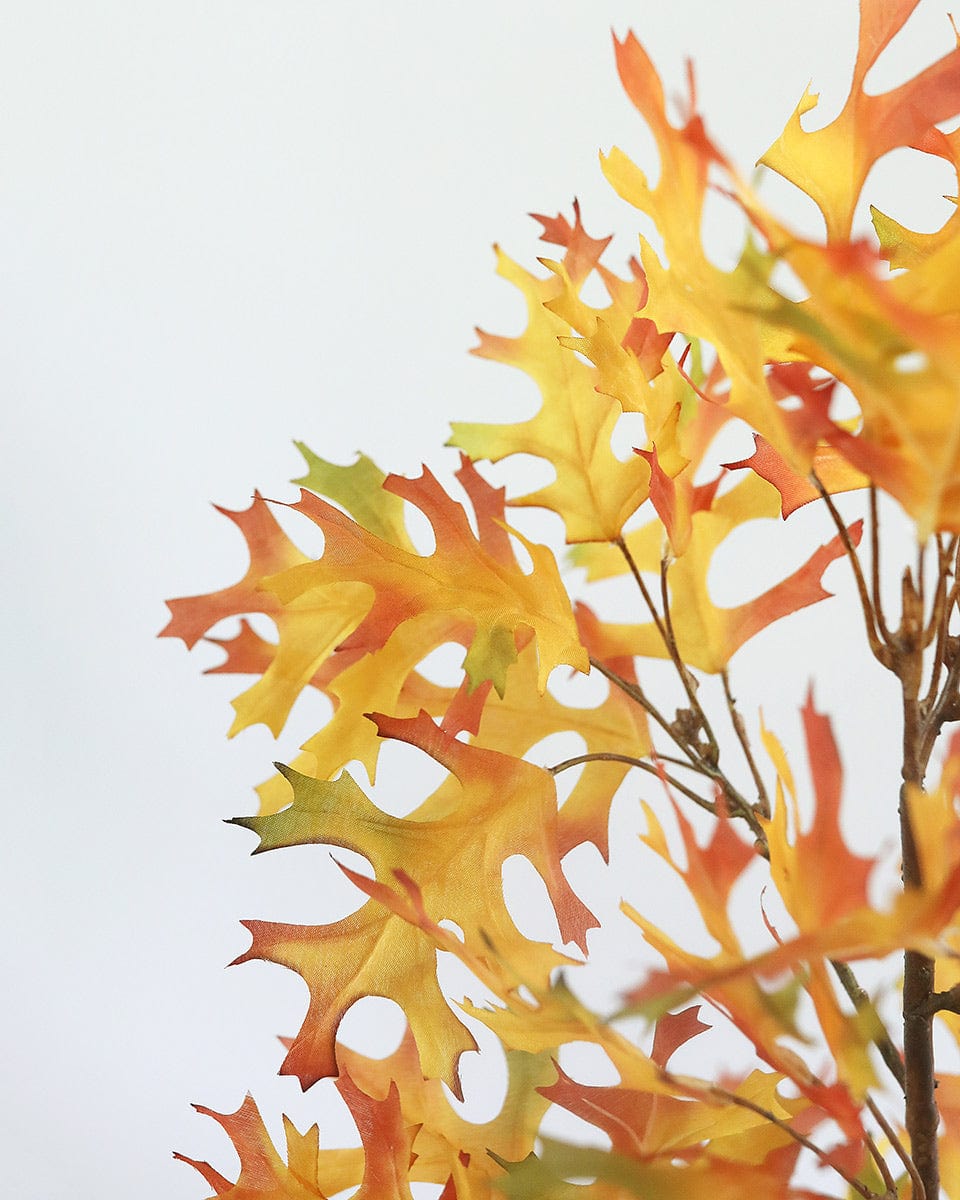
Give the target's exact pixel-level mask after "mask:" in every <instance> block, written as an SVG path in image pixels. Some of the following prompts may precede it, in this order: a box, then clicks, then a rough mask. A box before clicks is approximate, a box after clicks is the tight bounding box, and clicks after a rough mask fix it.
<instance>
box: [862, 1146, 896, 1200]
mask: <svg viewBox="0 0 960 1200" xmlns="http://www.w3.org/2000/svg"><path fill="white" fill-rule="evenodd" d="M863 1137H864V1141H865V1142H866V1143H867V1149H868V1150H869V1151H870V1157H871V1158H872V1159H873V1161H874V1162H875V1163H876V1166H877V1170H878V1171H879V1172H880V1178H881V1179H882V1180H883V1183H884V1187H886V1189H887V1192H886V1194H887V1196H889V1197H890V1200H896V1197H897V1194H898V1193H897V1181H896V1180H895V1179H894V1177H893V1174H892V1172H891V1170H890V1168H889V1167H888V1166H887V1160H886V1159H885V1158H884V1157H883V1155H882V1154H881V1153H880V1150H879V1148H878V1146H877V1143H876V1142H875V1141H874V1140H873V1137H872V1135H871V1134H869V1133H868V1132H867V1131H866V1130H864V1132H863Z"/></svg>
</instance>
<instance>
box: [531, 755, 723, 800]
mask: <svg viewBox="0 0 960 1200" xmlns="http://www.w3.org/2000/svg"><path fill="white" fill-rule="evenodd" d="M588 762H618V763H626V764H627V766H630V767H636V768H637V769H638V770H639V771H646V772H647V773H648V774H650V775H656V776H657V778H658V779H662V780H664V781H665V782H666V783H668V784H669V785H670V786H671V787H673V788H676V789H677V791H678V792H680V793H681V794H682V795H684V796H686V797H687V798H688V799H689V800H693V801H694V802H695V803H696V804H699V806H700V807H701V808H704V809H706V810H707V812H708V813H711V814H712V815H713V816H716V815H717V809H716V805H715V804H714V803H713V801H712V800H705V799H704V797H703V796H698V795H697V793H696V792H695V791H693V790H692V789H691V788H688V787H687V786H686V785H685V784H682V783H681V782H680V781H679V780H678V779H674V778H673V776H672V775H668V774H667V773H666V772H665V771H663V770H658V769H657V768H656V767H655V766H654V765H653V763H648V762H644V761H643V759H641V758H632V757H631V756H630V755H629V754H614V753H612V752H607V751H598V752H597V753H595V754H578V755H576V757H575V758H566V759H564V761H563V762H559V763H557V764H556V765H555V766H552V767H547V770H548V771H549V772H550V774H551V775H559V774H560V772H561V771H568V770H569V769H570V768H571V767H579V766H580V764H581V763H588Z"/></svg>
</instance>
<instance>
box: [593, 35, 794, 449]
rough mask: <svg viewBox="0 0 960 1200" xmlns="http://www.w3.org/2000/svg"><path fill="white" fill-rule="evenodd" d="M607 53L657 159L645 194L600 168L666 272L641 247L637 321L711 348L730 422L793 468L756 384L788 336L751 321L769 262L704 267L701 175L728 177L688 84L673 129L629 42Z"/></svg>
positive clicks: (759, 256)
mask: <svg viewBox="0 0 960 1200" xmlns="http://www.w3.org/2000/svg"><path fill="white" fill-rule="evenodd" d="M615 51H616V57H617V68H618V70H619V72H620V79H621V81H622V83H623V86H624V89H625V91H626V93H627V95H628V96H629V98H630V100H631V101H632V102H633V104H634V106H635V107H636V108H637V110H638V111H639V113H640V115H641V116H642V117H643V118H644V120H645V121H646V123H647V125H648V126H649V128H650V131H651V133H652V134H653V136H654V139H655V140H656V143H657V150H658V153H659V157H660V178H659V181H658V183H657V185H656V187H653V188H651V187H650V185H649V183H648V180H647V178H646V176H645V175H644V173H643V172H642V171H641V170H640V169H639V168H638V167H636V166H635V165H634V164H633V163H632V162H631V161H630V160H629V159H628V158H627V157H626V155H625V154H623V152H622V151H621V150H619V149H617V148H616V147H615V148H614V149H613V150H612V151H611V152H610V154H609V155H606V156H605V157H603V158H602V159H601V163H602V167H603V171H604V174H605V175H606V177H607V180H608V181H609V183H610V184H611V185H612V187H613V188H614V190H615V191H616V192H617V193H618V194H619V195H620V196H621V197H622V198H623V199H624V200H626V201H627V202H628V203H629V204H632V205H633V206H634V207H635V208H638V209H639V210H640V211H641V212H643V213H645V214H646V215H647V216H648V217H650V218H651V219H652V220H653V222H654V224H655V225H656V227H657V230H658V232H659V234H660V236H661V238H662V239H663V246H664V251H665V253H666V259H667V262H668V263H669V266H664V265H663V263H661V261H660V258H659V257H658V255H657V253H656V251H655V250H654V248H653V246H652V245H651V244H650V242H649V241H647V240H646V239H645V238H643V237H641V238H640V258H641V263H642V266H643V272H644V274H645V277H646V281H647V284H648V287H649V295H648V298H647V301H646V304H645V305H644V307H643V308H642V309H641V310H640V314H639V315H640V316H642V317H646V318H649V319H651V320H652V321H653V322H654V324H655V325H656V327H657V329H659V330H662V331H667V330H681V331H682V332H683V334H684V335H685V336H687V337H695V338H702V339H703V340H704V341H706V342H708V343H709V344H711V345H712V346H714V347H715V348H716V350H717V353H718V355H719V357H720V359H721V361H722V363H723V367H724V370H725V372H726V374H727V376H728V377H729V380H730V393H729V397H728V399H727V401H726V406H727V408H728V411H729V413H730V414H731V415H734V416H738V417H741V418H743V419H744V420H746V421H747V422H748V423H749V424H750V425H752V426H753V427H754V428H755V429H756V430H758V431H759V432H760V433H762V434H764V435H765V436H766V437H767V438H768V439H769V440H770V441H771V442H773V443H774V445H776V446H777V448H778V449H779V450H780V451H781V452H782V453H783V454H784V455H785V456H786V457H787V458H789V459H790V460H791V462H792V463H793V465H795V466H797V467H802V465H803V464H802V462H801V461H800V459H799V456H798V455H797V453H796V451H795V449H794V447H793V446H792V443H791V440H790V437H789V431H788V429H787V427H786V424H785V422H784V418H783V413H782V411H781V410H780V408H779V407H778V405H777V403H776V401H775V399H774V397H773V396H772V395H771V393H770V390H769V388H768V386H767V382H766V377H765V364H766V363H767V362H768V361H775V362H779V361H783V360H786V359H789V358H791V357H793V355H791V353H790V352H789V337H788V336H787V335H786V334H785V333H784V332H783V331H781V330H778V329H777V328H776V327H773V326H770V325H769V324H768V323H766V322H765V321H764V320H763V319H762V318H761V316H760V315H759V313H758V309H759V307H760V305H761V304H762V302H763V300H764V297H765V295H766V290H767V284H766V279H767V278H768V276H769V274H770V272H771V271H772V269H773V266H774V262H775V259H774V256H773V255H771V254H770V253H768V252H766V251H762V250H760V249H759V248H758V247H757V246H755V245H754V244H753V243H752V242H750V241H748V242H747V243H746V246H745V248H744V251H743V255H742V257H741V259H740V262H739V263H738V264H737V265H736V266H735V267H734V269H733V270H731V271H724V270H722V269H720V268H719V267H717V266H715V265H714V263H712V262H711V261H710V259H709V258H708V257H707V254H706V251H705V249H704V247H703V245H702V244H701V241H700V235H699V231H700V229H701V227H702V223H703V210H704V202H705V197H706V191H707V186H708V173H709V171H710V168H711V167H714V168H721V169H723V170H725V171H727V173H728V174H730V175H733V172H732V170H731V169H730V167H729V164H728V163H727V161H726V159H725V158H724V157H723V155H722V154H721V153H720V151H719V150H718V149H717V148H716V147H715V146H714V145H713V144H712V143H711V142H710V140H709V139H708V137H707V135H706V132H705V130H704V128H703V123H702V121H701V119H700V117H699V116H698V115H696V113H695V111H693V110H694V107H695V97H694V95H693V94H692V91H693V89H692V79H691V97H690V111H689V113H688V115H687V118H686V120H685V122H684V124H683V125H682V127H679V128H678V127H675V126H674V125H672V124H671V123H670V121H669V119H668V117H667V114H666V105H665V100H664V94H663V87H662V85H661V82H660V79H659V77H658V75H657V72H656V69H655V68H654V66H653V64H652V62H651V61H650V59H649V57H648V56H647V54H646V52H645V51H644V49H643V47H642V46H641V45H640V43H639V42H638V41H637V39H636V38H635V37H634V36H633V35H632V34H629V35H628V36H627V37H626V38H625V39H624V41H623V42H615ZM734 178H735V176H734Z"/></svg>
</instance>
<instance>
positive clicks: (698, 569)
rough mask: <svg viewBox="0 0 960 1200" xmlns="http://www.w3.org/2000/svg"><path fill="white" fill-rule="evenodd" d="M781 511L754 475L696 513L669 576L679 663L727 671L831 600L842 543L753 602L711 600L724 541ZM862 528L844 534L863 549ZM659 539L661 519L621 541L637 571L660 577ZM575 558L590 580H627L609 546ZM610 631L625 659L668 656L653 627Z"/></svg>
mask: <svg viewBox="0 0 960 1200" xmlns="http://www.w3.org/2000/svg"><path fill="white" fill-rule="evenodd" d="M779 507H780V505H779V493H778V492H777V490H776V489H775V488H774V487H773V486H772V485H771V484H768V483H767V482H766V481H765V480H763V479H761V478H760V476H759V475H753V474H751V475H748V476H746V477H744V478H743V479H742V480H741V481H740V482H738V483H737V484H736V485H735V486H734V487H732V488H731V489H730V490H729V491H726V492H723V493H721V494H719V495H716V496H715V497H714V499H713V502H712V503H711V505H710V507H709V508H704V509H700V510H699V511H695V512H693V513H692V515H691V531H690V536H689V541H688V543H687V547H686V550H685V552H684V553H683V554H682V555H681V556H680V557H679V558H676V559H674V560H673V561H672V562H671V563H670V564H669V567H668V569H667V584H668V588H669V595H670V597H671V617H672V623H673V632H674V637H675V639H676V644H677V649H678V651H679V654H680V657H681V659H682V660H683V661H684V662H685V663H686V664H687V665H688V666H691V667H697V668H699V669H700V670H703V671H709V672H718V671H722V670H724V668H725V667H726V666H727V664H728V663H729V662H730V659H731V658H732V657H733V655H734V654H735V653H736V652H737V650H739V649H740V647H741V646H742V645H744V643H745V642H747V641H749V640H750V639H751V638H752V637H755V636H756V635H757V634H758V633H759V632H760V631H761V630H763V629H765V628H766V627H767V626H768V625H771V624H772V623H773V622H774V621H778V620H780V619H781V618H782V617H786V616H789V615H790V614H791V613H794V612H797V611H799V610H800V609H801V608H806V607H807V606H808V605H810V604H815V603H816V602H817V601H818V600H825V599H827V598H829V596H830V595H831V593H830V592H827V591H826V590H825V589H824V588H823V585H822V583H821V578H822V576H823V573H824V571H825V570H826V569H827V567H828V566H829V565H830V564H831V563H832V562H833V561H834V560H835V559H837V558H839V557H840V556H841V555H842V554H843V552H844V550H843V543H842V542H841V540H840V538H839V536H837V537H835V538H833V539H831V541H829V542H827V543H826V544H825V545H823V546H821V547H820V548H819V549H818V550H816V551H815V552H814V553H813V554H812V555H811V557H810V558H809V559H808V560H807V562H806V563H804V565H803V566H801V567H800V568H798V570H796V571H794V572H793V574H792V575H789V576H788V577H787V578H786V579H784V580H782V581H781V582H780V583H778V584H775V585H774V586H773V587H771V588H769V589H768V590H767V591H765V592H763V593H762V594H761V595H759V596H756V597H754V599H752V600H748V601H746V602H745V603H743V604H738V605H734V606H732V607H729V608H723V607H720V606H718V605H716V604H714V602H713V600H712V599H711V597H710V591H709V588H708V586H707V576H708V573H709V570H710V564H711V561H712V558H713V555H714V554H715V553H716V551H717V549H718V548H719V547H720V545H721V543H722V542H723V540H724V538H726V537H727V536H728V535H729V534H730V533H731V532H733V530H735V529H737V528H738V527H739V526H741V525H743V524H744V523H745V522H747V521H751V520H754V519H757V518H760V517H773V516H775V515H776V514H777V513H778V512H779ZM862 528H863V522H862V521H857V522H855V523H854V524H853V525H851V526H850V527H849V528H848V530H847V534H848V537H849V538H850V540H851V541H852V542H853V544H854V545H857V544H859V541H860V536H861V533H862ZM662 536H663V526H662V524H661V523H660V521H659V520H657V521H653V522H650V523H649V524H647V525H645V526H643V527H642V528H640V529H638V530H636V531H634V532H632V533H630V534H628V535H627V536H626V538H625V539H624V540H625V543H626V546H627V549H628V550H629V551H630V554H631V556H632V558H633V560H634V562H635V563H636V565H637V568H638V569H639V570H640V571H650V572H656V573H658V574H659V571H660V564H661V556H662V552H663V547H662ZM571 558H572V560H573V562H574V563H575V564H576V565H578V566H583V567H585V568H586V569H587V575H588V578H589V579H591V580H595V579H604V578H608V577H610V576H614V575H622V574H626V573H627V571H628V569H629V568H628V565H627V561H626V559H625V557H624V556H623V555H622V554H620V553H619V552H618V551H617V550H616V548H614V547H611V546H596V547H594V546H577V547H575V548H574V549H573V550H572V551H571ZM607 629H608V637H609V638H610V639H611V644H612V645H616V646H617V647H618V648H619V652H620V653H621V654H626V653H632V654H635V655H641V656H644V657H648V658H667V657H668V656H669V654H668V650H667V647H666V645H665V643H664V640H663V637H662V636H661V633H660V631H659V629H658V628H657V626H656V625H655V624H654V623H653V622H652V621H651V622H650V623H648V624H645V625H627V624H611V625H609V626H608V627H607Z"/></svg>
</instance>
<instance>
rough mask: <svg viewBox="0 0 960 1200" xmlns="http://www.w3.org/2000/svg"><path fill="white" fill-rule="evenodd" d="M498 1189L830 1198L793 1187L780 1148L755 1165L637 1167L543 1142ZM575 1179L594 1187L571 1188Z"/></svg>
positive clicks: (633, 1198) (526, 1195) (725, 1198)
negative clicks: (584, 1179)
mask: <svg viewBox="0 0 960 1200" xmlns="http://www.w3.org/2000/svg"><path fill="white" fill-rule="evenodd" d="M503 1165H504V1167H505V1168H506V1169H507V1171H508V1175H507V1178H506V1179H505V1180H504V1181H503V1182H502V1183H501V1184H500V1188H501V1190H502V1191H503V1193H504V1194H505V1195H506V1196H507V1197H508V1200H581V1198H589V1200H637V1198H638V1197H643V1198H646V1197H654V1196H655V1197H657V1200H742V1197H743V1196H745V1195H749V1196H750V1197H751V1198H752V1200H753V1198H756V1200H828V1196H829V1193H824V1192H819V1191H813V1190H811V1189H808V1188H805V1187H803V1186H796V1187H794V1186H792V1184H791V1179H792V1176H793V1173H794V1168H795V1165H796V1154H795V1153H794V1152H792V1151H789V1152H787V1153H784V1151H783V1149H782V1148H777V1149H774V1150H771V1151H769V1152H768V1154H767V1156H766V1158H765V1159H764V1160H763V1161H762V1162H760V1163H758V1164H744V1163H738V1162H732V1161H728V1160H726V1159H723V1158H720V1157H711V1156H710V1155H709V1154H704V1155H702V1156H701V1157H700V1158H698V1159H697V1160H696V1161H695V1162H693V1163H689V1164H686V1163H684V1162H683V1161H682V1159H678V1160H677V1161H676V1162H675V1163H661V1162H656V1163H641V1162H638V1161H636V1160H635V1159H631V1158H629V1157H627V1156H624V1155H620V1154H616V1153H614V1152H611V1151H609V1150H606V1149H595V1148H593V1147H586V1146H579V1145H572V1144H569V1143H567V1142H559V1141H554V1140H553V1139H550V1138H544V1139H542V1142H541V1148H540V1151H539V1155H537V1156H535V1155H530V1156H528V1158H526V1159H525V1160H524V1161H523V1162H519V1163H504V1164H503ZM574 1178H589V1179H593V1180H594V1182H593V1183H590V1184H587V1185H585V1186H584V1185H582V1184H581V1185H574V1184H571V1183H568V1182H566V1181H567V1180H569V1179H574Z"/></svg>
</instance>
